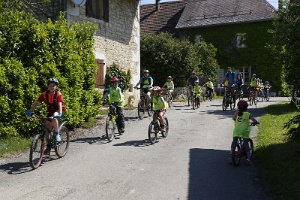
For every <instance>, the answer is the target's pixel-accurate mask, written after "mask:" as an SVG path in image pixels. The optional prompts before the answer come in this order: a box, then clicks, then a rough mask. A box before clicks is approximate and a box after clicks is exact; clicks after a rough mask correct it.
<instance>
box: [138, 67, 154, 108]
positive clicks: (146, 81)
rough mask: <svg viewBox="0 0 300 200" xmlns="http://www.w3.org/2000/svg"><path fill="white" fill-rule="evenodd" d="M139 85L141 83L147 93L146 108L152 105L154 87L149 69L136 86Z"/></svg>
mask: <svg viewBox="0 0 300 200" xmlns="http://www.w3.org/2000/svg"><path fill="white" fill-rule="evenodd" d="M138 85H141V88H142V89H143V93H144V94H145V95H146V108H144V110H146V109H147V108H149V107H150V103H151V91H152V88H153V78H152V77H151V76H150V75H149V70H144V76H143V77H142V78H141V79H140V81H139V82H138V83H137V84H136V85H135V86H134V88H137V86H138Z"/></svg>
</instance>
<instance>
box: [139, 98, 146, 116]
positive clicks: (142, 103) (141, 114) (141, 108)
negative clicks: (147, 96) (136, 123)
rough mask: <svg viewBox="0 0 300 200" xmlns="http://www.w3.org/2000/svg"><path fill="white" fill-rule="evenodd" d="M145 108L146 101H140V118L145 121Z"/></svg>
mask: <svg viewBox="0 0 300 200" xmlns="http://www.w3.org/2000/svg"><path fill="white" fill-rule="evenodd" d="M144 107H145V101H144V100H140V102H139V104H138V116H139V118H140V119H143V117H144V114H145V111H144Z"/></svg>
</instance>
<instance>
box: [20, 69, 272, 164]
mask: <svg viewBox="0 0 300 200" xmlns="http://www.w3.org/2000/svg"><path fill="white" fill-rule="evenodd" d="M110 82H111V86H110V87H109V88H108V89H107V90H106V91H105V94H104V95H103V98H102V101H103V100H104V99H105V98H106V97H107V96H108V95H109V98H108V99H109V103H110V104H112V103H118V106H116V108H117V109H116V112H117V115H118V117H117V119H116V123H117V126H118V129H119V130H120V131H121V132H122V133H123V132H125V123H124V121H125V120H124V115H123V112H122V107H123V105H124V103H125V102H124V97H123V95H122V92H121V89H120V87H119V86H118V82H119V80H118V78H117V77H112V78H111V79H110ZM187 84H188V88H190V90H191V91H192V92H193V94H194V96H195V97H196V98H199V99H198V101H200V93H201V87H200V86H199V78H198V76H197V75H196V73H195V72H192V73H191V76H190V77H189V78H188V80H187ZM243 84H244V83H243V78H242V74H240V73H238V74H237V75H236V73H235V72H233V71H232V69H231V68H230V67H229V68H227V73H226V74H225V77H224V80H223V81H222V85H224V87H227V88H229V89H230V92H231V93H232V97H233V98H234V101H235V88H237V90H240V91H241V92H242V89H241V87H242V85H243ZM139 85H141V89H142V92H143V93H144V95H145V96H146V107H145V108H143V109H144V110H146V109H153V111H154V114H153V119H154V118H155V119H157V118H158V119H159V121H160V124H161V129H162V131H164V130H165V125H164V124H165V123H164V121H163V116H164V114H165V113H166V110H167V108H168V103H167V102H166V101H165V100H164V98H163V97H162V96H161V95H160V94H161V92H162V90H163V88H166V92H167V93H168V94H169V95H170V96H171V97H172V92H173V90H174V83H173V79H172V77H171V76H168V77H167V81H166V82H165V84H164V85H163V86H162V87H159V86H153V78H152V77H151V76H150V74H149V70H144V71H143V77H142V78H141V79H140V80H139V82H138V83H137V84H136V85H135V86H134V88H137V87H138V86H139ZM47 86H48V89H47V91H45V92H43V93H42V94H41V95H40V96H39V98H38V100H37V101H36V102H35V103H34V104H33V105H32V106H31V108H30V109H29V110H28V111H27V113H26V114H27V115H28V116H30V115H32V112H33V110H34V109H35V108H36V107H37V106H38V105H39V104H40V103H42V102H44V103H46V105H47V106H48V115H47V117H53V120H51V121H48V122H47V123H46V126H47V127H49V129H50V127H53V128H54V132H55V137H56V140H57V141H60V140H61V138H60V135H59V133H58V119H59V118H61V117H62V116H63V114H64V112H65V110H66V107H65V106H64V104H63V103H64V99H63V96H62V94H61V93H60V92H59V91H58V80H57V79H55V78H50V79H48V81H47ZM203 86H206V87H207V89H206V90H207V93H208V95H209V96H210V95H211V94H213V93H214V84H213V82H212V80H211V79H210V78H209V79H208V82H206V83H205V84H204V85H203ZM270 87H271V86H270V84H269V82H268V81H266V82H265V84H264V85H263V83H262V81H261V80H260V79H257V78H256V74H253V75H252V77H251V79H250V89H251V91H253V92H255V95H257V93H258V92H259V91H260V90H262V89H270ZM151 93H153V96H152V97H151ZM151 105H152V107H151ZM237 106H238V111H236V112H235V114H234V116H233V118H232V119H233V120H234V121H235V128H234V131H233V142H232V146H234V145H235V144H236V141H237V137H244V138H246V139H247V138H249V132H250V130H249V123H250V121H249V120H250V119H251V120H252V121H254V122H255V123H258V122H257V121H256V120H255V119H254V118H253V117H252V115H251V114H250V113H249V112H247V107H248V104H247V101H244V100H240V101H239V102H238V104H237ZM245 145H247V144H245ZM246 150H249V147H247V146H246ZM231 153H232V152H231ZM247 153H248V152H247ZM249 162H250V160H249Z"/></svg>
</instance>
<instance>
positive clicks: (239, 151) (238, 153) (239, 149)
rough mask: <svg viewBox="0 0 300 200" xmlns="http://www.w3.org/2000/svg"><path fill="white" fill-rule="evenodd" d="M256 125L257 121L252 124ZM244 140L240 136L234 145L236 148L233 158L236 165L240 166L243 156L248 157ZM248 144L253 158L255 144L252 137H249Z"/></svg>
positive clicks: (233, 151) (233, 150)
mask: <svg viewBox="0 0 300 200" xmlns="http://www.w3.org/2000/svg"><path fill="white" fill-rule="evenodd" d="M255 125H257V124H255V123H251V124H250V126H255ZM243 142H244V141H243V138H241V137H239V138H238V143H237V145H236V146H235V147H234V149H232V154H231V159H232V163H233V165H234V166H238V165H239V164H240V162H241V158H242V157H244V156H245V157H246V158H247V152H246V149H245V147H244V145H243ZM248 145H249V149H250V159H251V158H252V155H253V147H254V146H253V141H252V139H250V138H249V139H248Z"/></svg>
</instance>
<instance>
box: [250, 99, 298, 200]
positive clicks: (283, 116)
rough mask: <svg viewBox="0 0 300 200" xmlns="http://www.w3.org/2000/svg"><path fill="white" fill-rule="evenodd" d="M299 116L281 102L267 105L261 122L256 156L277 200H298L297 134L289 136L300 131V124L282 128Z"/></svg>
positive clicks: (293, 108) (289, 105)
mask: <svg viewBox="0 0 300 200" xmlns="http://www.w3.org/2000/svg"><path fill="white" fill-rule="evenodd" d="M299 114H300V112H299V110H298V109H297V108H295V107H293V106H291V104H289V103H281V104H275V105H270V106H269V107H268V108H267V114H265V115H263V116H262V117H261V119H260V127H259V134H258V145H257V146H256V149H255V154H256V156H257V159H258V162H260V164H261V165H262V166H263V168H264V169H265V172H266V175H267V179H268V180H269V182H270V184H271V191H272V193H274V194H275V195H276V196H277V198H278V199H298V198H299V197H300V189H299V188H300V159H299V157H300V139H299V135H300V131H298V132H293V133H294V134H297V135H291V134H290V133H291V130H295V129H297V130H299V122H298V123H293V124H292V125H291V126H290V127H289V128H284V126H285V124H286V123H287V122H289V121H290V120H291V119H293V118H295V117H296V116H298V115H299Z"/></svg>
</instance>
